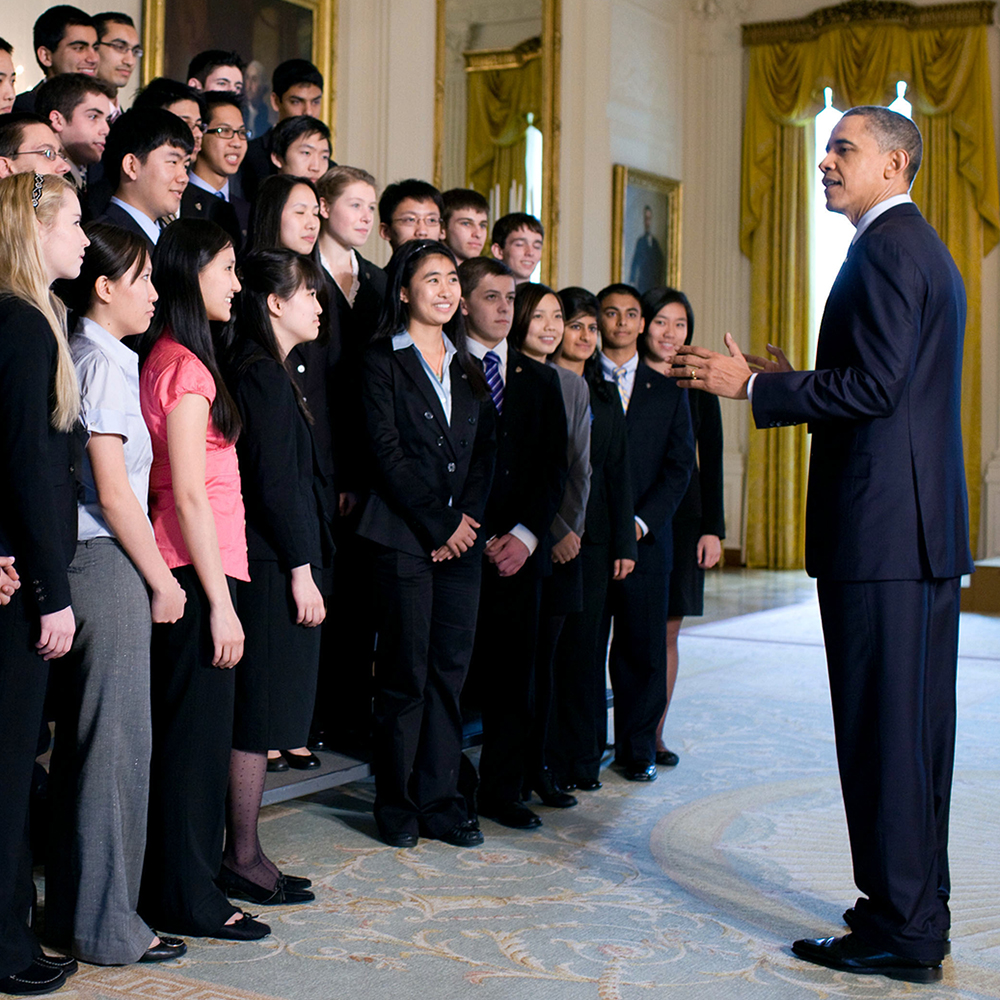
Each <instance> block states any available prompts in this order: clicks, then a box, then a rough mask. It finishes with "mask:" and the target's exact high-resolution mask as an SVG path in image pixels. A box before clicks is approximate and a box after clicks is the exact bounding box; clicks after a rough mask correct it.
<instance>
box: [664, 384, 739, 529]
mask: <svg viewBox="0 0 1000 1000" xmlns="http://www.w3.org/2000/svg"><path fill="white" fill-rule="evenodd" d="M688 405H689V406H690V408H691V429H692V431H693V432H694V440H695V444H696V445H697V446H698V464H697V465H696V466H695V468H694V471H693V472H692V473H691V482H690V483H689V485H688V488H687V493H685V494H684V499H683V500H682V501H681V505H680V507H678V508H677V513H676V514H675V515H674V520H675V521H686V522H688V523H692V524H694V525H696V529H695V530H697V532H698V535H699V537H700V536H701V535H717V536H718V537H719V538H725V537H726V516H725V511H724V505H723V476H722V410H721V409H720V408H719V399H718V397H717V396H712V395H710V394H709V393H707V392H691V393H688Z"/></svg>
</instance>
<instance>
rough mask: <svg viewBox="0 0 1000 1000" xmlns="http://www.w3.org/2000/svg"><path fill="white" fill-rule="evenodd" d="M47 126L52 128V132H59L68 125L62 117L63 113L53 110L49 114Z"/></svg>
mask: <svg viewBox="0 0 1000 1000" xmlns="http://www.w3.org/2000/svg"><path fill="white" fill-rule="evenodd" d="M49 124H50V125H51V126H52V131H53V132H61V131H62V130H63V129H64V128H65V127H66V125H67V124H68V123H67V121H66V119H65V118H64V117H63V113H62V112H61V111H56V109H55V108H53V109H52V110H51V111H50V112H49Z"/></svg>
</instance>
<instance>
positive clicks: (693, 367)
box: [670, 333, 753, 399]
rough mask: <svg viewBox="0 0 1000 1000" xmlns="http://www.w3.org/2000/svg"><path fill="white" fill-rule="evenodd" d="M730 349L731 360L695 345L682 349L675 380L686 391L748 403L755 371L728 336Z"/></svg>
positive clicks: (676, 366)
mask: <svg viewBox="0 0 1000 1000" xmlns="http://www.w3.org/2000/svg"><path fill="white" fill-rule="evenodd" d="M726 347H728V348H729V357H726V355H725V354H719V353H717V352H716V351H710V350H709V349H708V348H707V347H695V346H694V345H693V344H686V345H684V346H683V347H678V348H677V353H676V354H675V355H674V367H673V369H672V371H671V372H670V375H671V377H672V378H675V379H677V384H678V385H680V386H681V387H682V388H684V389H701V390H702V391H703V392H710V393H712V395H713V396H725V397H726V398H727V399H746V398H747V382H749V381H750V376H751V375H752V374H753V370H752V369H751V367H750V365H749V364H747V359H746V358H745V357H743V354H742V352H741V351H740V349H739V347H738V346H737V345H736V341H735V340H733V336H732V334H730V333H727V334H726Z"/></svg>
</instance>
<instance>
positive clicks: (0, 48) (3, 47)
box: [0, 38, 14, 56]
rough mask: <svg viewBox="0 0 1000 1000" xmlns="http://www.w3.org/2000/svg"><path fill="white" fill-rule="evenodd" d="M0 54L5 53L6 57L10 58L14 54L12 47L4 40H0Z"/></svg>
mask: <svg viewBox="0 0 1000 1000" xmlns="http://www.w3.org/2000/svg"><path fill="white" fill-rule="evenodd" d="M0 52H6V53H7V55H9V56H12V55H13V54H14V46H13V45H11V44H10V42H8V41H7V39H6V38H0Z"/></svg>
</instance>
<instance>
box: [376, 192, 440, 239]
mask: <svg viewBox="0 0 1000 1000" xmlns="http://www.w3.org/2000/svg"><path fill="white" fill-rule="evenodd" d="M443 214H444V201H443V200H442V198H441V192H440V191H438V189H437V188H436V187H434V185H433V184H428V183H427V181H421V180H416V179H415V178H412V177H411V178H410V179H409V180H405V181H397V182H396V183H395V184H390V185H389V186H388V187H387V188H386V189H385V190H384V191H383V192H382V197H381V198H379V202H378V217H379V224H378V234H379V236H381V237H382V239H384V240H385V241H386V242H387V243H388V244H389V246H391V247H392V252H393V253H395V252H396V251H397V250H398V249H399V248H400V247H401V246H402V245H403V244H404V243H408V242H409V241H410V240H439V239H441V237H442V236H443V232H442V229H441V216H442V215H443Z"/></svg>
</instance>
